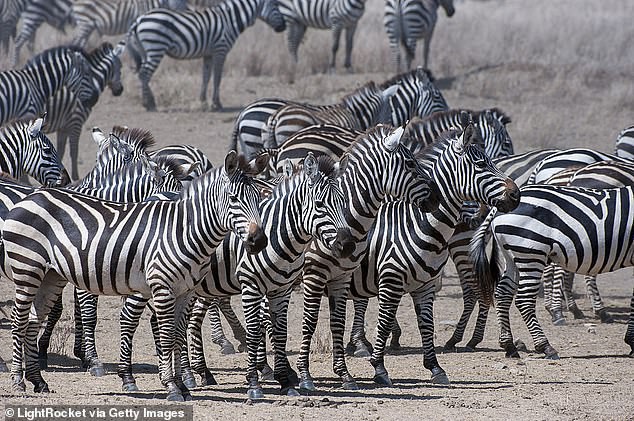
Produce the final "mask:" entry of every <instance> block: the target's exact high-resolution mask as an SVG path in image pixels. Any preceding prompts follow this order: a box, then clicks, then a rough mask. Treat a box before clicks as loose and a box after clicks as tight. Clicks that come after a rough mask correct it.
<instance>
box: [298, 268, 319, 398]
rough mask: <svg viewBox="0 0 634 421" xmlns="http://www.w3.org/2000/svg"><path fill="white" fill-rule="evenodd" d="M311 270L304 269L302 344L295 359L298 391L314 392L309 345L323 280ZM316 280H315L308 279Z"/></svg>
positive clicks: (315, 320)
mask: <svg viewBox="0 0 634 421" xmlns="http://www.w3.org/2000/svg"><path fill="white" fill-rule="evenodd" d="M319 275H320V274H319V273H318V272H317V271H314V270H313V269H312V268H307V267H306V266H305V267H304V281H303V286H304V312H303V316H302V343H301V345H300V349H299V357H298V358H297V369H298V371H299V379H300V382H299V388H300V390H306V391H314V390H316V388H315V383H314V380H313V377H312V376H311V374H310V359H309V357H310V343H311V341H312V339H313V335H314V334H315V330H316V329H317V320H318V318H319V308H320V306H321V296H322V294H323V292H324V286H325V280H323V279H321V278H320V276H319ZM310 278H317V279H310Z"/></svg>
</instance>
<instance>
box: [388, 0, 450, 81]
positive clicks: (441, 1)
mask: <svg viewBox="0 0 634 421" xmlns="http://www.w3.org/2000/svg"><path fill="white" fill-rule="evenodd" d="M441 6H442V8H443V9H445V13H447V16H448V17H452V16H453V14H454V12H455V9H454V6H453V0H386V1H385V16H384V18H383V25H384V26H385V32H387V37H388V39H389V41H390V48H391V49H392V55H393V57H394V62H395V65H396V71H397V72H399V71H400V70H401V50H400V45H403V47H404V48H405V66H406V69H410V68H411V67H412V61H414V57H415V56H416V42H417V41H418V40H419V39H421V38H423V39H424V45H423V67H424V68H426V69H428V68H429V44H430V43H431V37H432V35H433V33H434V27H435V26H436V20H437V19H438V13H437V10H438V8H439V7H441Z"/></svg>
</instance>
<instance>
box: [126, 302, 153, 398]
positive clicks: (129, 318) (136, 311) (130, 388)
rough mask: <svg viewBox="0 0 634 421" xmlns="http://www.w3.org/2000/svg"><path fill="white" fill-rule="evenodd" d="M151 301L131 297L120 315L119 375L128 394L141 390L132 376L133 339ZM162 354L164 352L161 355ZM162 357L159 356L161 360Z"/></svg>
mask: <svg viewBox="0 0 634 421" xmlns="http://www.w3.org/2000/svg"><path fill="white" fill-rule="evenodd" d="M148 301H149V299H148V298H145V297H143V296H141V295H129V296H127V297H126V298H125V300H124V302H123V307H121V312H120V313H119V325H120V330H121V339H120V345H119V366H118V368H117V374H118V375H119V377H120V378H121V381H122V386H121V387H122V389H123V390H124V391H126V392H136V391H138V390H139V388H138V387H137V385H136V380H135V379H134V376H133V375H132V338H133V336H134V332H135V331H136V329H137V327H138V326H139V319H140V318H141V315H142V314H143V310H144V309H145V307H146V305H147V303H148ZM160 354H162V352H161V353H160ZM160 358H161V355H159V359H160Z"/></svg>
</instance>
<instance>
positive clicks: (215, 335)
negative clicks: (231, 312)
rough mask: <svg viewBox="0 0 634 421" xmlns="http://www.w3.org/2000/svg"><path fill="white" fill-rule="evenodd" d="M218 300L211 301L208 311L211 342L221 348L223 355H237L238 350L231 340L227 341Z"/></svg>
mask: <svg viewBox="0 0 634 421" xmlns="http://www.w3.org/2000/svg"><path fill="white" fill-rule="evenodd" d="M218 300H219V299H218V298H214V299H211V300H210V301H209V303H210V305H209V308H208V309H207V316H208V317H209V323H210V324H211V341H212V342H213V343H215V344H216V345H218V346H219V347H220V353H221V354H223V355H229V354H235V353H236V349H235V348H234V347H233V344H232V343H231V342H230V341H229V339H227V337H226V336H225V332H224V330H223V329H222V322H221V321H220V307H219V303H218Z"/></svg>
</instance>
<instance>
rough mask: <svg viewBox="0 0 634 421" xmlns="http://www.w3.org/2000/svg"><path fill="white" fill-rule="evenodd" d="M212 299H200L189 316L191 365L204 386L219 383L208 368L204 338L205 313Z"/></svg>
mask: <svg viewBox="0 0 634 421" xmlns="http://www.w3.org/2000/svg"><path fill="white" fill-rule="evenodd" d="M211 302H212V299H210V298H206V297H198V299H197V300H196V302H195V303H194V307H193V308H192V311H191V314H190V316H189V324H188V325H187V330H188V332H189V335H188V336H189V339H190V342H189V353H190V363H191V367H192V369H193V370H194V371H195V372H196V373H198V375H200V378H201V383H202V385H203V386H209V385H216V384H218V382H217V381H216V379H215V378H214V375H213V374H211V371H209V368H207V362H206V361H205V350H204V347H203V337H202V331H201V329H202V325H203V320H204V319H205V313H207V308H209V306H210V305H211ZM211 330H212V338H213V331H214V329H213V326H212V329H211Z"/></svg>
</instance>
